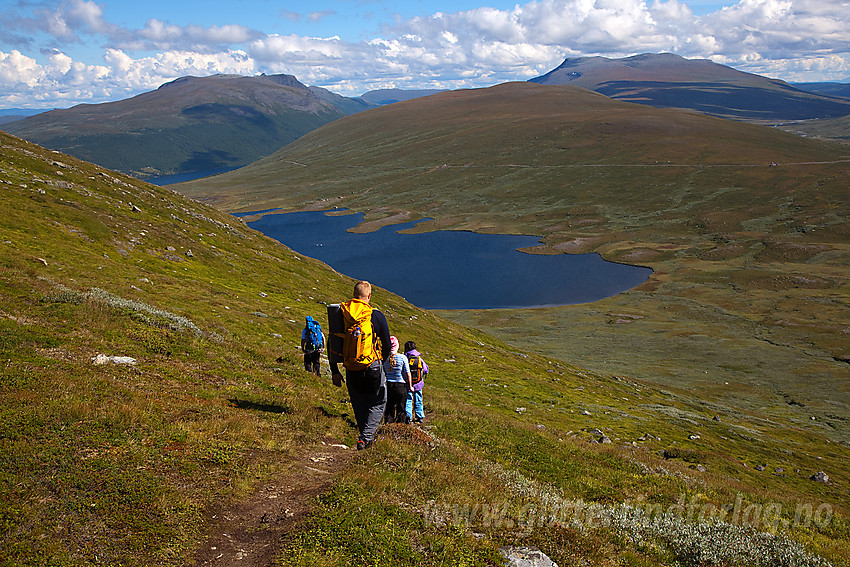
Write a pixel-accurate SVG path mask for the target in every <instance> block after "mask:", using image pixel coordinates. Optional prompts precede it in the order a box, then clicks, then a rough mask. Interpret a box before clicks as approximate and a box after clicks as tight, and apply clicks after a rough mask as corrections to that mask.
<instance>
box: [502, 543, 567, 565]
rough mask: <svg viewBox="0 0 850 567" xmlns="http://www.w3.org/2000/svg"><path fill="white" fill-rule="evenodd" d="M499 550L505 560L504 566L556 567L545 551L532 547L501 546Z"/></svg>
mask: <svg viewBox="0 0 850 567" xmlns="http://www.w3.org/2000/svg"><path fill="white" fill-rule="evenodd" d="M499 551H500V552H501V553H502V556H503V557H504V558H505V560H507V563H506V564H505V567H558V564H557V563H555V562H554V561H552V560H551V559H549V558H548V557H547V556H546V554H545V553H543V552H542V551H540V550H539V549H535V548H533V547H503V548H501V549H500V550H499Z"/></svg>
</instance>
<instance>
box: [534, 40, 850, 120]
mask: <svg viewBox="0 0 850 567" xmlns="http://www.w3.org/2000/svg"><path fill="white" fill-rule="evenodd" d="M531 81H532V82H535V83H540V84H544V85H574V86H578V87H584V88H587V89H592V90H595V91H597V92H600V93H603V94H605V95H607V96H610V97H612V98H615V99H618V100H623V101H629V102H637V103H641V104H648V105H651V106H655V107H660V108H687V109H691V110H697V111H699V112H704V113H707V114H712V115H716V116H723V117H727V118H734V119H738V120H756V121H762V120H767V121H776V120H804V119H810V118H825V117H830V116H843V115H847V114H850V101H848V100H846V99H842V98H837V97H832V96H828V95H823V94H815V93H812V92H806V91H803V90H800V89H798V88H796V87H793V86H791V85H789V84H787V83H785V82H784V81H780V80H777V79H770V78H767V77H763V76H760V75H755V74H752V73H744V72H742V71H738V70H736V69H732V68H731V67H727V66H725V65H719V64H717V63H714V62H712V61H708V60H705V59H685V58H683V57H679V56H678V55H673V54H671V53H661V54H650V53H646V54H642V55H635V56H632V57H625V58H622V59H608V58H606V57H574V58H568V59H566V60H565V61H564V62H563V63H562V64H561V65H559V66H558V67H557V68H555V69H553V70H552V71H550V72H549V73H546V74H545V75H542V76H540V77H536V78H534V79H531Z"/></svg>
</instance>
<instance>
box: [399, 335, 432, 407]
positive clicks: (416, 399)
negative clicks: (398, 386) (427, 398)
mask: <svg viewBox="0 0 850 567" xmlns="http://www.w3.org/2000/svg"><path fill="white" fill-rule="evenodd" d="M404 355H405V356H406V357H407V359H408V366H410V368H411V375H415V374H417V368H416V367H418V365H419V364H420V363H421V365H422V366H421V370H419V371H418V374H419V375H420V379H419V380H417V379H416V377H415V376H414V377H413V378H412V382H413V387H412V388H411V389H410V391H409V392H408V393H407V401H406V403H405V410H406V411H407V419H408V421H412V422H413V423H422V420H423V419H425V404H424V402H423V400H422V389H423V388H424V387H425V376H427V375H428V364H427V363H426V362H425V361H424V360H422V354H421V353H420V352H419V351H418V350H416V343H414V342H413V341H407V342H406V343H404ZM417 358H418V362H417Z"/></svg>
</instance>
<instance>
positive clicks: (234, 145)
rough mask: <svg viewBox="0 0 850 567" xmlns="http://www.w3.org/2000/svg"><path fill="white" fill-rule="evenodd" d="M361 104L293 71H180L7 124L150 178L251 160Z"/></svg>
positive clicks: (10, 129)
mask: <svg viewBox="0 0 850 567" xmlns="http://www.w3.org/2000/svg"><path fill="white" fill-rule="evenodd" d="M346 101H348V102H351V103H352V104H351V105H346ZM352 106H353V107H352ZM340 107H341V108H342V109H341V108H340ZM363 107H365V105H364V104H362V103H356V102H355V101H350V100H348V99H343V97H339V96H336V95H332V94H331V93H327V92H324V93H321V92H318V94H317V92H314V91H312V90H310V89H308V88H307V87H306V86H304V85H302V84H301V83H299V82H298V81H297V80H296V79H295V77H292V76H290V75H268V76H266V75H263V76H259V77H243V76H238V75H215V76H211V77H182V78H180V79H177V80H175V81H172V82H170V83H166V84H164V85H162V86H161V87H160V88H158V89H156V90H154V91H150V92H147V93H143V94H141V95H138V96H135V97H133V98H129V99H126V100H121V101H116V102H110V103H104V104H83V105H78V106H75V107H73V108H69V109H65V110H52V111H49V112H45V113H42V114H39V115H37V116H33V117H30V118H25V119H22V120H20V121H16V122H14V123H11V124H9V125H8V126H7V127H6V128H5V130H6V131H7V132H9V133H12V134H14V135H16V136H21V137H23V138H25V139H27V140H29V141H32V142H35V143H38V144H41V145H43V146H45V147H49V148H51V149H54V150H60V151H63V152H65V153H68V154H71V155H73V156H75V157H78V158H80V159H83V160H87V161H91V162H93V163H97V164H98V165H101V166H103V167H107V168H110V169H115V170H118V171H123V172H124V173H129V174H132V175H135V176H137V177H149V176H155V175H163V174H172V173H182V172H190V171H203V170H210V169H224V168H232V167H239V166H242V165H246V164H248V163H251V162H253V161H256V160H258V159H260V158H261V157H264V156H267V155H269V154H270V153H272V152H274V151H275V150H277V149H279V148H281V147H282V146H284V145H286V144H288V143H289V142H291V141H293V140H295V139H297V138H298V137H299V136H301V135H303V134H305V133H306V132H309V131H310V130H313V129H315V128H318V127H319V126H321V125H323V124H326V123H328V122H330V121H332V120H335V119H337V118H339V117H341V116H344V115H345V114H347V113H349V112H355V111H357V110H361V109H362V108H363ZM343 109H344V110H343Z"/></svg>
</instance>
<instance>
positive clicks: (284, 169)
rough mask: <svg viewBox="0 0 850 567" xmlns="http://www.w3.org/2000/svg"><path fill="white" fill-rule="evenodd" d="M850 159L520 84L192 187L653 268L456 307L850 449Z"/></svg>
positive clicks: (469, 316)
mask: <svg viewBox="0 0 850 567" xmlns="http://www.w3.org/2000/svg"><path fill="white" fill-rule="evenodd" d="M848 159H850V152H848V150H847V147H845V146H841V145H830V144H825V143H819V142H815V141H812V140H806V139H801V138H799V137H797V136H794V135H791V134H787V133H785V132H781V131H779V130H776V129H773V128H766V127H761V126H755V125H749V124H743V123H739V122H733V121H727V120H722V119H718V118H711V117H707V116H704V115H699V114H692V113H682V112H676V111H670V110H661V109H653V108H650V107H646V106H640V105H632V104H626V103H621V102H617V101H613V100H611V99H608V98H606V97H603V96H601V95H598V94H596V93H593V92H590V91H586V90H582V89H577V88H571V87H543V86H539V85H533V84H522V83H517V84H508V85H501V86H499V87H493V88H491V89H482V90H475V91H459V92H452V93H443V94H439V95H434V96H431V97H427V98H424V99H418V100H414V101H409V102H402V103H397V104H394V105H392V106H390V107H386V108H380V109H376V110H371V111H367V112H365V113H361V114H358V115H356V116H352V117H348V118H346V119H343V120H340V121H337V122H335V123H333V124H330V125H328V126H326V127H323V128H322V129H320V130H318V131H316V132H313V133H311V134H309V135H307V136H305V137H304V138H302V139H300V140H298V141H297V142H296V143H294V144H291V145H289V146H287V147H286V148H284V149H283V150H281V151H280V152H278V153H276V154H275V155H273V156H270V157H269V158H267V159H265V160H263V161H260V162H258V163H256V164H252V165H251V166H249V167H246V168H243V169H241V170H239V171H236V172H232V173H231V174H228V175H222V176H219V177H216V178H212V179H208V180H204V181H198V182H193V183H187V184H183V185H180V186H178V187H179V190H180V191H181V192H185V193H186V194H189V195H191V196H194V197H196V198H199V199H200V198H203V199H207V200H208V202H211V203H213V204H215V206H216V207H219V208H222V209H224V210H231V211H237V210H242V211H245V210H265V209H269V208H272V207H284V208H285V209H288V210H299V209H301V210H303V209H309V208H314V209H315V208H331V207H333V206H344V207H348V208H351V209H354V210H359V211H365V212H366V220H367V221H370V222H372V223H373V224H372V225H371V226H375V225H374V223H380V222H390V221H392V220H393V219H399V218H402V219H403V218H421V217H430V218H433V219H435V220H433V221H430V222H427V223H421V224H419V225H417V229H418V230H434V229H455V230H477V231H481V232H501V233H515V234H538V235H540V236H542V238H543V240H544V243H545V246H543V247H542V248H541V249H539V250H536V251H537V252H541V253H561V252H569V253H573V252H589V251H598V252H600V253H602V254H603V255H604V256H605V257H606V258H607V259H609V260H614V261H621V262H627V263H636V264H642V265H648V266H650V267H652V268H653V269H654V270H655V274H654V275H653V277H652V278H651V279H650V280H649V281H648V282H647V283H646V284H645V285H643V286H641V287H640V288H638V289H636V290H632V291H631V292H628V293H626V294H621V295H619V296H617V297H615V298H611V299H609V300H605V301H602V302H597V303H594V304H590V305H579V306H566V307H562V308H554V309H536V310H526V311H504V310H497V311H492V312H487V311H485V312H469V313H461V312H450V313H449V312H447V313H443V315H444V316H446V317H450V318H453V319H456V320H459V321H462V322H464V323H467V324H470V325H473V326H476V327H479V328H484V329H487V330H488V332H491V333H494V334H497V335H498V336H500V337H501V338H503V339H505V340H508V341H509V342H511V343H512V344H514V345H517V346H519V347H522V348H524V349H527V350H532V351H534V352H544V353H546V354H547V355H548V356H552V357H557V358H559V359H561V360H565V361H569V362H571V363H578V364H580V365H582V366H585V367H589V368H593V369H595V370H598V371H601V372H606V373H613V374H620V375H627V376H631V377H634V378H640V379H646V380H651V381H654V382H656V383H658V384H663V385H666V386H679V387H681V386H685V387H688V388H693V389H694V391H696V392H699V394H700V395H701V396H704V397H706V398H707V399H711V400H713V401H716V402H720V403H724V404H728V405H731V407H736V408H746V409H755V410H758V411H762V412H765V415H769V416H771V417H772V418H777V419H782V420H790V421H791V422H793V423H799V424H802V423H807V424H808V425H809V426H816V427H818V428H819V430H821V431H822V432H823V433H824V434H826V435H829V436H831V437H832V438H833V439H834V440H835V441H845V442H847V441H850V428H848V423H850V392H848V388H847V384H848V381H847V378H848V375H850V367H848V365H847V360H848V359H850V334H848V331H847V323H846V322H847V320H848V317H847V313H848V311H847V308H848V278H847V274H848V272H847V266H848V263H849V262H850V256H848V247H849V246H850V224H848V221H847V219H848V218H850V210H848V207H850V205H848V202H850V199H848V196H850V195H848V188H847V184H846V179H847V178H848V173H850V162H848V161H847V160H848ZM813 417H814V418H816V419H815V420H814V421H813V420H812V418H813Z"/></svg>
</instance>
